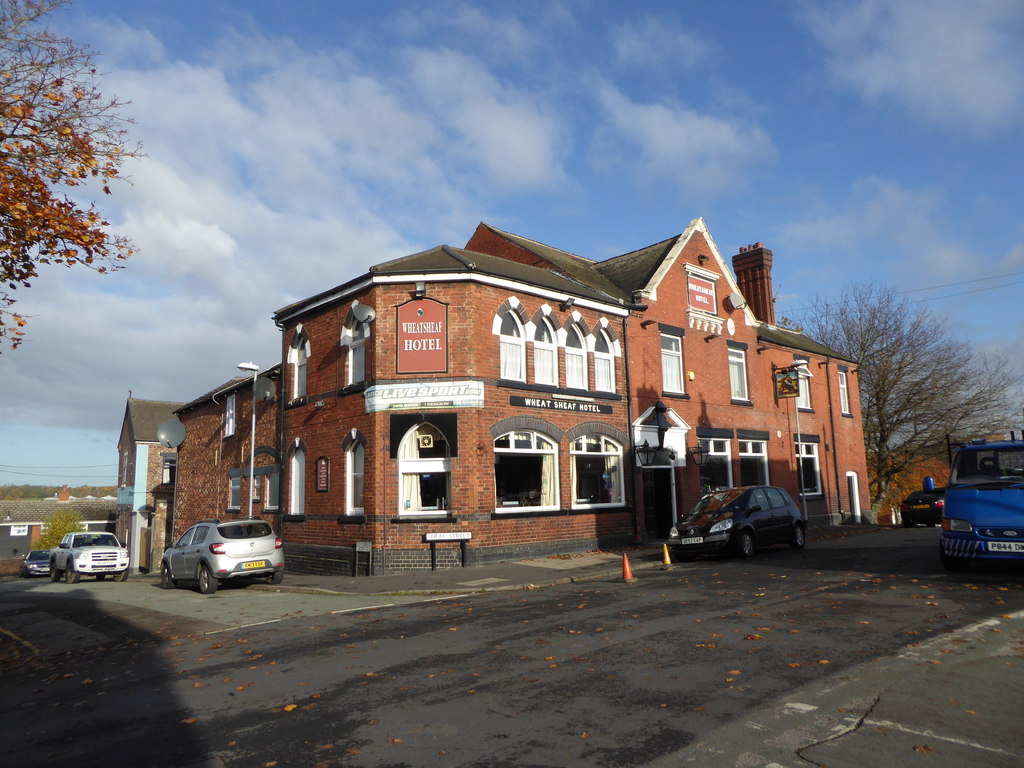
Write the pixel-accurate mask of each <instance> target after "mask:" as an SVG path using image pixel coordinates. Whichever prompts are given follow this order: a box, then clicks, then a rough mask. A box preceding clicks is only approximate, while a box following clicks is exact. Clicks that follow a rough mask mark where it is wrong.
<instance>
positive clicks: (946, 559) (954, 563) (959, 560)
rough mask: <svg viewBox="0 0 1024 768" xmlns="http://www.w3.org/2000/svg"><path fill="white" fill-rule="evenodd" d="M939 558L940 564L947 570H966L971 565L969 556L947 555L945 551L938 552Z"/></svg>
mask: <svg viewBox="0 0 1024 768" xmlns="http://www.w3.org/2000/svg"><path fill="white" fill-rule="evenodd" d="M939 559H941V560H942V565H943V566H944V567H945V568H946V570H947V571H966V570H967V569H968V568H969V567H970V565H971V560H970V558H967V557H953V556H952V555H947V554H946V553H945V552H940V553H939Z"/></svg>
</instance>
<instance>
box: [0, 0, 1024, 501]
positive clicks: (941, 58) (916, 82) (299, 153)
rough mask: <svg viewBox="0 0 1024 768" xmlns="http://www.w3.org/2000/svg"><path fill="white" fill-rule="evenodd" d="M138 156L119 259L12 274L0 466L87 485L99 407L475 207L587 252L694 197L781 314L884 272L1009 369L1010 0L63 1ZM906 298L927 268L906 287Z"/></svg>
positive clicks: (123, 209)
mask: <svg viewBox="0 0 1024 768" xmlns="http://www.w3.org/2000/svg"><path fill="white" fill-rule="evenodd" d="M51 26H53V27H54V28H56V29H57V30H58V31H60V32H61V33H63V34H67V35H69V36H72V37H74V39H75V40H76V41H78V42H80V43H87V44H88V45H90V46H91V47H92V48H94V49H95V50H96V51H98V52H100V53H101V54H102V56H101V57H100V58H99V64H100V68H101V69H102V70H103V71H104V72H105V73H106V74H105V76H104V80H103V84H104V90H105V92H106V93H107V94H109V95H116V96H118V97H119V98H121V99H124V100H127V101H130V102H131V104H130V105H129V106H128V107H127V108H126V110H125V112H126V113H127V114H128V115H130V116H131V117H132V118H133V119H134V120H135V125H134V127H133V131H134V135H135V137H136V138H137V139H138V140H139V141H141V142H143V145H144V151H145V152H146V155H147V156H146V157H145V158H143V159H141V160H139V161H137V162H133V163H132V165H131V167H129V168H128V169H127V171H128V173H129V175H130V176H131V179H132V185H131V186H127V185H121V186H120V187H116V188H115V190H114V195H113V196H112V197H110V198H104V199H103V200H102V201H101V204H102V205H103V207H104V210H105V211H106V212H107V214H108V216H109V218H110V220H111V222H112V223H113V225H114V227H115V228H116V229H117V231H119V232H121V233H123V234H125V235H127V236H129V237H130V238H132V239H133V240H134V241H135V243H136V244H137V245H138V246H139V248H140V252H139V253H138V254H137V255H136V256H135V257H134V258H133V259H131V260H130V261H129V263H128V265H127V268H126V269H124V270H122V271H120V272H117V273H116V274H113V275H108V276H98V275H94V274H92V273H89V272H83V271H76V270H51V271H47V272H45V273H43V274H42V275H41V277H40V278H39V279H38V280H36V281H35V282H34V285H33V287H32V288H31V289H28V290H24V291H20V290H19V303H18V304H17V305H16V306H17V309H18V310H19V311H20V312H22V313H26V314H29V315H32V320H31V322H30V324H29V326H28V330H29V333H30V340H29V341H28V342H27V343H26V344H24V345H23V346H22V347H21V348H20V349H18V350H17V351H14V352H10V351H7V350H5V351H4V352H3V353H2V354H0V381H2V382H3V390H4V393H5V395H6V396H5V397H4V398H3V399H2V402H0V435H3V439H2V440H0V484H4V483H15V484H20V483H62V482H67V483H69V484H71V485H78V484H114V483H115V482H116V462H117V455H116V444H117V439H118V431H119V429H120V426H121V421H122V416H123V413H124V408H125V401H126V398H127V397H128V393H129V391H131V392H132V394H133V396H135V397H139V398H143V399H152V400H171V401H188V400H191V399H193V398H194V397H196V396H198V395H199V394H201V393H203V392H205V391H207V390H209V389H210V388H211V387H213V386H215V385H217V384H219V383H220V382H222V381H224V380H226V379H228V378H230V377H231V376H233V375H234V374H235V365H236V363H238V362H240V361H248V360H253V361H255V362H257V363H259V364H260V365H261V366H269V365H272V364H274V363H275V362H277V361H278V359H279V354H280V351H279V349H280V348H279V344H280V341H279V338H278V334H277V332H276V328H275V327H274V324H273V322H272V321H271V319H270V317H271V314H272V313H273V312H274V310H276V309H279V308H281V307H283V306H285V305H287V304H289V303H290V302H292V301H294V300H296V299H299V298H303V297H306V296H309V295H312V294H313V293H316V292H319V291H320V290H323V289H324V288H326V287H330V286H333V285H337V284H340V283H343V282H345V281H347V280H349V279H351V278H352V277H355V276H356V275H358V274H360V273H362V272H364V271H365V270H366V269H367V267H369V266H370V265H371V264H374V263H377V262H380V261H384V260H387V259H391V258H395V257H397V256H402V255H405V254H408V253H414V252H416V251H419V250H422V249H425V248H429V247H432V246H434V245H437V244H441V243H445V244H450V245H455V246H462V245H464V244H465V243H466V241H467V240H468V238H469V236H470V235H471V234H472V232H473V229H474V228H475V227H476V225H477V223H478V222H480V221H487V222H488V223H491V224H494V225H496V226H498V227H501V228H503V229H506V230H509V231H512V232H515V233H517V234H521V235H524V236H527V237H530V238H533V239H536V240H540V241H542V242H545V243H548V244H550V245H553V246H556V247H559V248H563V249H565V250H569V251H572V252H574V253H578V254H580V255H583V256H587V257H591V258H595V259H604V258H607V257H610V256H613V255H616V254H619V253H624V252H627V251H630V250H633V249H635V248H639V247H642V246H645V245H649V244H651V243H654V242H657V241H660V240H663V239H665V238H667V237H670V236H672V235H675V234H678V233H680V232H682V231H683V229H684V228H685V227H686V226H687V224H688V223H689V222H690V221H691V220H692V219H694V218H696V217H703V218H704V220H705V221H706V222H707V225H708V227H709V229H710V231H711V233H712V235H713V237H714V238H715V241H716V243H717V245H718V248H719V250H720V251H721V252H722V253H723V255H724V256H725V257H726V259H729V258H730V257H731V256H732V255H733V254H734V253H736V251H737V249H738V248H739V247H740V246H742V245H746V244H748V243H753V242H757V241H763V242H764V243H765V245H766V246H767V247H769V248H771V249H772V250H773V251H774V253H775V266H774V281H775V290H776V293H777V309H776V312H777V315H778V316H784V315H788V316H793V315H795V314H798V313H799V311H800V309H801V307H803V306H804V305H806V304H807V303H808V302H810V301H811V300H812V299H813V298H814V297H815V296H817V295H821V296H826V297H829V296H835V295H837V294H838V293H839V291H840V290H841V288H842V286H843V285H844V284H848V283H853V282H864V281H880V282H883V283H888V284H891V285H893V286H895V287H896V288H897V290H900V291H913V293H910V294H908V296H909V297H911V298H913V299H914V300H915V301H923V302H925V305H926V306H927V307H928V308H929V309H930V310H932V311H933V312H935V313H936V314H937V315H939V316H940V317H941V318H943V319H944V320H946V321H947V322H948V324H949V325H948V327H949V330H950V333H951V334H952V335H954V336H956V337H957V338H961V339H963V341H964V343H969V344H973V345H977V346H978V347H979V348H981V349H982V350H985V351H987V352H992V353H1003V354H1007V355H1008V356H1011V357H1016V358H1017V362H1016V365H1017V366H1018V370H1019V371H1021V375H1022V377H1024V362H1021V361H1020V352H1021V350H1022V349H1024V322H1022V320H1024V317H1022V315H1024V313H1022V310H1021V303H1022V302H1021V300H1020V298H1019V297H1020V296H1021V295H1024V217H1022V211H1024V205H1022V200H1024V195H1022V191H1024V142H1022V141H1021V128H1020V126H1021V124H1022V121H1024V46H1021V45H1020V41H1021V40H1022V39H1024V4H1021V3H1020V2H1019V1H1018V0H975V2H971V3H964V2H962V0H901V2H898V3H893V2H891V0H880V1H876V0H849V1H844V2H796V1H794V2H785V1H783V2H774V3H765V2H746V1H744V2H740V1H739V0H737V1H735V2H729V1H728V0H723V2H718V3H708V2H686V1H684V0H675V1H674V2H657V1H655V0H650V1H646V2H645V1H644V0H631V2H611V1H608V0H593V1H590V2H587V1H585V0H579V1H578V0H565V1H564V2H558V1H557V0H547V1H536V2H535V1H533V0H525V1H522V2H515V1H509V2H497V1H494V2H490V1H488V2H449V1H448V0H433V1H432V2H403V1H401V0H395V1H394V2H363V1H362V0H353V1H349V0H335V1H334V2H329V1H328V0H310V1H303V0H295V1H294V2H288V3H283V2H277V1H275V0H244V1H243V0H231V1H229V0H204V1H203V2H195V1H193V0H173V2H171V1H165V0H147V2H145V3H140V2H138V1H137V0H80V1H79V2H77V3H75V4H74V5H72V6H70V7H68V8H65V9H62V10H60V11H58V12H57V13H55V14H53V15H52V17H51ZM921 289H928V290H921Z"/></svg>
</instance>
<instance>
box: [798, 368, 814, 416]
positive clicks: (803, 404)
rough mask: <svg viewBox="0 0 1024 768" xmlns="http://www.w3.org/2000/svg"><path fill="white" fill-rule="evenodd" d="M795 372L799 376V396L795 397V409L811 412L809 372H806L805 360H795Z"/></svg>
mask: <svg viewBox="0 0 1024 768" xmlns="http://www.w3.org/2000/svg"><path fill="white" fill-rule="evenodd" d="M796 365H797V366H799V367H798V368H797V372H798V373H799V374H800V394H799V395H797V397H796V407H797V408H800V409H802V410H805V411H809V410H811V372H810V371H808V370H807V361H806V360H797V361H796Z"/></svg>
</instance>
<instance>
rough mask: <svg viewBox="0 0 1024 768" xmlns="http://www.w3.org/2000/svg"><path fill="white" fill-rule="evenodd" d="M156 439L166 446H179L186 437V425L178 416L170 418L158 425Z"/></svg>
mask: <svg viewBox="0 0 1024 768" xmlns="http://www.w3.org/2000/svg"><path fill="white" fill-rule="evenodd" d="M156 439H157V440H158V441H159V442H160V445H162V446H163V447H164V448H177V447H178V446H179V445H181V443H182V441H183V440H184V439H185V425H184V424H182V423H181V422H180V421H178V418H177V417H174V418H170V419H168V420H167V421H165V422H163V423H162V424H161V425H160V426H159V427H157V430H156Z"/></svg>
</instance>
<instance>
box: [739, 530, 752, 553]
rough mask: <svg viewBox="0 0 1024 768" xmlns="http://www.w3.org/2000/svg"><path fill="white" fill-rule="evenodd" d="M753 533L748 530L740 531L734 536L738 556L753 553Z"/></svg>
mask: <svg viewBox="0 0 1024 768" xmlns="http://www.w3.org/2000/svg"><path fill="white" fill-rule="evenodd" d="M755 549H756V547H755V546H754V535H753V534H752V533H751V532H750V531H740V534H739V536H738V537H737V538H736V552H737V554H738V555H739V556H740V557H750V556H751V555H752V554H754V550H755Z"/></svg>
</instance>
